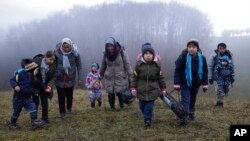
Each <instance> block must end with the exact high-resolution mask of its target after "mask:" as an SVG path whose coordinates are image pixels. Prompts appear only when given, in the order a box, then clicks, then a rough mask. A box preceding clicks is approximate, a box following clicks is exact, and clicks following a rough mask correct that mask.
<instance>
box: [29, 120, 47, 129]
mask: <svg viewBox="0 0 250 141" xmlns="http://www.w3.org/2000/svg"><path fill="white" fill-rule="evenodd" d="M31 126H32V129H33V130H35V129H38V128H42V127H44V126H45V122H43V121H39V120H35V121H33V122H32V123H31Z"/></svg>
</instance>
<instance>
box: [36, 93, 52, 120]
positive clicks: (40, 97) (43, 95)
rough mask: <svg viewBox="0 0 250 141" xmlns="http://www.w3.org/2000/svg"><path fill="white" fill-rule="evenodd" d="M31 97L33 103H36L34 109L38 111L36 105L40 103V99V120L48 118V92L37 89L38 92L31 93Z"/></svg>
mask: <svg viewBox="0 0 250 141" xmlns="http://www.w3.org/2000/svg"><path fill="white" fill-rule="evenodd" d="M32 99H33V101H34V103H35V104H36V110H37V111H38V107H39V105H40V101H41V106H42V120H43V121H47V120H48V111H49V103H48V101H49V100H48V99H49V93H45V92H43V91H39V94H38V95H37V96H36V95H33V96H32Z"/></svg>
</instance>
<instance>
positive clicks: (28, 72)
mask: <svg viewBox="0 0 250 141" xmlns="http://www.w3.org/2000/svg"><path fill="white" fill-rule="evenodd" d="M21 66H22V68H20V69H18V71H17V72H16V73H15V76H14V77H13V78H11V79H10V85H11V87H12V88H13V89H14V95H13V100H12V104H13V114H12V116H11V119H10V124H9V128H10V129H18V128H20V127H19V126H18V125H17V120H18V117H19V115H20V113H21V111H22V108H23V107H24V108H25V109H26V111H28V112H29V113H30V118H31V125H32V128H33V129H36V128H38V127H42V126H43V125H42V122H39V121H37V110H36V105H35V103H34V102H33V101H32V99H31V96H32V94H34V92H35V91H34V83H35V77H34V74H36V72H37V67H38V65H37V64H36V63H34V62H33V61H32V59H23V60H22V62H21Z"/></svg>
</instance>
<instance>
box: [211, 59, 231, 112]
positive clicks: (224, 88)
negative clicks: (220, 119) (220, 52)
mask: <svg viewBox="0 0 250 141" xmlns="http://www.w3.org/2000/svg"><path fill="white" fill-rule="evenodd" d="M230 62H231V60H230V59H229V57H228V56H223V57H220V58H219V64H218V65H217V66H216V67H215V80H216V83H217V86H218V89H217V103H216V106H217V107H223V98H224V97H225V96H227V95H228V92H229V86H230V85H232V84H233V83H234V68H233V65H232V63H230Z"/></svg>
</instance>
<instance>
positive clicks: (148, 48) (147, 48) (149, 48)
mask: <svg viewBox="0 0 250 141" xmlns="http://www.w3.org/2000/svg"><path fill="white" fill-rule="evenodd" d="M141 51H142V56H143V55H144V54H145V53H146V52H147V51H149V52H151V53H152V54H153V56H155V50H154V49H153V47H152V46H151V44H150V43H145V44H143V45H142V48H141Z"/></svg>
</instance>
